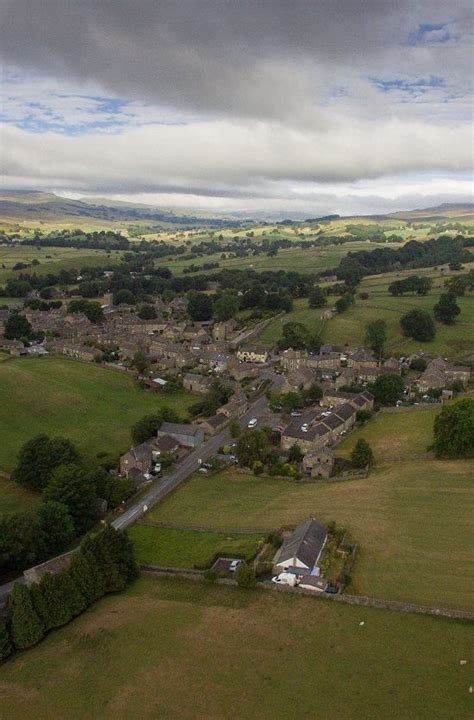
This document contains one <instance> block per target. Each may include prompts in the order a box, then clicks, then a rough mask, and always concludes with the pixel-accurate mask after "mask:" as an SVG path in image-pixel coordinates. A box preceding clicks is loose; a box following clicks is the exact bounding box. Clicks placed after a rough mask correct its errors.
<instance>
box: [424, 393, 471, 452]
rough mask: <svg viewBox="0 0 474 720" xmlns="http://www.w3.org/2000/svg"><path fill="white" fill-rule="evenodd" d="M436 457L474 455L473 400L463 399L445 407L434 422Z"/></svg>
mask: <svg viewBox="0 0 474 720" xmlns="http://www.w3.org/2000/svg"><path fill="white" fill-rule="evenodd" d="M434 435H435V442H434V449H435V454H436V457H439V458H441V457H444V458H466V457H472V456H473V455H474V400H473V399H472V398H465V399H463V400H459V401H458V402H455V403H453V404H452V405H445V406H444V407H443V409H442V410H441V412H440V414H439V415H438V416H437V417H436V418H435V421H434Z"/></svg>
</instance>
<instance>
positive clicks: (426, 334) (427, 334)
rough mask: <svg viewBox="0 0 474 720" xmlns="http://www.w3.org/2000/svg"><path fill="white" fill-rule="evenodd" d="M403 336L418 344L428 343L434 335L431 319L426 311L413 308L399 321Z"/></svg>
mask: <svg viewBox="0 0 474 720" xmlns="http://www.w3.org/2000/svg"><path fill="white" fill-rule="evenodd" d="M400 325H401V326H402V330H403V334H404V335H406V336H407V337H411V338H413V339H414V340H419V341H420V342H430V341H431V340H433V339H434V337H435V335H436V328H435V324H434V322H433V318H432V317H431V315H430V314H429V313H427V312H426V310H421V309H419V308H414V309H413V310H410V312H408V313H406V315H403V316H402V318H401V319H400Z"/></svg>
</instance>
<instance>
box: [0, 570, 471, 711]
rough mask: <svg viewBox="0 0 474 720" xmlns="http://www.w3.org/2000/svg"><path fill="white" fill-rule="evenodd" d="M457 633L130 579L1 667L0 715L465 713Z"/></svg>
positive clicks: (314, 603) (458, 628) (297, 601)
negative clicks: (124, 587) (130, 583)
mask: <svg viewBox="0 0 474 720" xmlns="http://www.w3.org/2000/svg"><path fill="white" fill-rule="evenodd" d="M361 622H364V625H363V626H361V625H360V623H361ZM471 640H472V637H471V633H470V628H469V627H468V626H467V625H466V624H464V623H462V622H459V621H458V622H455V621H447V620H444V619H440V618H430V617H423V616H417V615H407V614H403V613H394V612H389V611H386V610H375V609H373V608H356V607H351V606H347V605H339V604H336V603H333V602H330V601H327V600H326V601H322V600H319V601H318V600H317V599H314V598H309V597H303V596H294V595H286V594H283V593H278V592H265V591H262V590H260V591H245V590H239V589H238V588H234V587H232V588H228V587H222V586H209V585H207V584H204V583H203V584H200V583H192V582H186V581H183V580H176V579H172V578H162V579H159V580H158V579H155V578H142V579H140V580H138V581H137V582H135V584H134V585H133V586H132V587H131V588H130V589H128V590H127V591H126V592H125V593H122V594H120V595H117V596H109V597H108V598H105V599H104V600H102V601H100V603H99V604H98V605H96V606H95V607H94V608H93V609H92V610H90V611H88V612H86V613H85V614H84V615H82V616H81V617H79V618H77V619H76V620H75V621H74V622H72V623H71V624H70V625H68V626H67V627H65V628H62V629H60V630H57V631H55V632H54V633H52V634H51V635H49V636H48V637H47V638H46V639H45V640H44V641H43V642H42V643H41V644H40V645H38V646H37V647H36V648H33V649H31V650H28V651H26V652H25V653H24V654H21V655H18V656H17V657H16V658H15V659H13V660H10V661H9V662H7V663H6V664H5V665H4V666H2V672H1V675H0V694H1V698H2V706H1V714H2V717H5V718H8V719H9V720H20V718H21V720H23V718H25V717H27V716H29V715H31V712H32V708H34V710H33V713H34V717H35V719H36V720H50V719H51V718H57V717H67V718H70V719H71V720H90V719H91V718H101V719H103V720H108V718H113V719H114V720H131V719H132V718H140V720H147V719H149V720H155V719H156V718H166V720H204V719H205V720H224V719H226V720H227V719H228V720H231V719H234V718H235V719H237V718H238V720H257V719H258V720H287V719H288V718H297V717H301V718H311V720H323V718H327V717H339V718H341V719H343V720H362V719H363V720H381V719H382V718H383V720H447V719H448V718H453V720H454V718H455V719H456V720H470V718H471V717H472V696H470V694H469V685H470V684H472V669H471V663H472V659H473V656H472V643H471ZM461 659H466V660H467V661H468V662H467V665H466V666H460V662H459V661H460V660H461Z"/></svg>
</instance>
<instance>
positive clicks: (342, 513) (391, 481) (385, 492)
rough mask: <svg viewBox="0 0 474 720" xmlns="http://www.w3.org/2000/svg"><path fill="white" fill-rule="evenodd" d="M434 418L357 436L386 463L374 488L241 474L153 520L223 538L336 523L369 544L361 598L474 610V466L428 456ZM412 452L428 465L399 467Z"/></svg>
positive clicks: (178, 497)
mask: <svg viewBox="0 0 474 720" xmlns="http://www.w3.org/2000/svg"><path fill="white" fill-rule="evenodd" d="M434 412H435V411H434V410H433V409H428V410H423V409H422V410H420V414H419V415H418V413H417V412H413V413H404V414H403V415H402V414H399V415H389V414H385V415H384V414H381V415H379V416H378V417H377V418H376V419H374V420H372V421H371V422H370V423H369V424H368V425H367V426H366V427H365V428H364V429H363V431H357V432H358V433H359V436H362V437H366V438H367V439H368V440H369V441H370V442H371V444H372V446H373V447H374V450H375V454H376V458H377V459H378V462H377V464H376V466H375V467H374V468H373V470H372V471H371V472H370V474H369V476H368V478H366V479H359V480H349V481H343V482H335V483H327V482H319V483H295V482H289V481H287V480H281V479H278V478H270V477H262V476H260V477H254V476H252V475H245V474H242V473H241V472H239V471H237V470H233V469H232V470H227V471H224V472H222V473H220V474H217V475H215V476H212V477H209V478H202V477H201V476H194V477H193V478H192V479H191V480H190V481H189V482H188V483H186V485H184V486H183V487H182V488H180V489H179V490H177V491H176V492H175V493H173V494H172V495H170V496H169V497H168V498H166V499H165V500H164V501H163V502H162V503H160V504H159V505H157V506H156V507H155V508H153V509H152V510H151V512H150V513H149V514H148V518H149V519H151V520H156V521H160V522H163V523H176V524H179V525H182V526H183V527H193V526H196V525H198V526H199V527H204V528H209V530H220V531H225V529H226V528H235V529H240V530H250V529H252V528H256V527H265V528H268V529H269V530H270V529H275V528H278V527H281V526H284V525H295V524H297V523H298V522H300V521H301V520H303V519H305V518H307V517H309V516H314V517H319V518H321V519H322V520H324V521H326V522H328V521H330V520H335V521H336V522H337V523H338V524H339V525H343V526H345V527H346V528H347V529H348V530H349V531H350V533H351V535H352V536H353V538H354V539H355V541H356V542H357V543H358V545H359V552H358V555H357V560H356V564H355V567H354V571H353V575H352V582H351V587H350V590H351V591H353V592H356V593H358V594H367V595H375V596H377V597H386V598H393V599H400V600H409V601H413V602H419V603H422V604H430V605H440V606H447V607H450V606H452V607H459V608H469V607H472V575H473V572H474V568H473V562H472V553H471V551H470V548H471V547H472V545H473V543H474V528H473V526H472V517H473V513H474V492H473V487H472V463H471V462H470V461H469V460H465V461H463V460H455V461H441V460H435V459H433V458H432V457H430V456H429V454H427V453H426V447H427V445H428V444H429V443H430V442H431V428H432V421H433V417H434ZM354 441H355V438H354V439H353V438H348V439H347V440H346V441H345V444H346V447H345V448H344V446H341V448H342V450H343V451H344V450H345V451H346V452H348V451H349V448H350V445H351V444H352V443H353V442H354ZM405 447H406V455H407V457H409V456H410V455H414V456H421V457H419V458H417V459H407V460H405V461H395V460H393V458H394V457H398V456H399V453H401V454H402V455H403V452H404V448H405ZM341 454H343V453H341ZM390 458H392V460H390Z"/></svg>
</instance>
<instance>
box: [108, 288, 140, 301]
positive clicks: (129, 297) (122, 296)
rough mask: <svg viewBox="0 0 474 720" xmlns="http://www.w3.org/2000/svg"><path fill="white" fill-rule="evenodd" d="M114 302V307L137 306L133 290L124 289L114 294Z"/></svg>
mask: <svg viewBox="0 0 474 720" xmlns="http://www.w3.org/2000/svg"><path fill="white" fill-rule="evenodd" d="M112 302H113V304H114V305H135V295H134V294H133V293H132V291H131V290H128V289H127V288H122V289H121V290H117V292H115V293H114V295H113V298H112Z"/></svg>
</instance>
